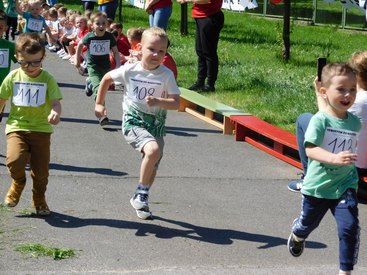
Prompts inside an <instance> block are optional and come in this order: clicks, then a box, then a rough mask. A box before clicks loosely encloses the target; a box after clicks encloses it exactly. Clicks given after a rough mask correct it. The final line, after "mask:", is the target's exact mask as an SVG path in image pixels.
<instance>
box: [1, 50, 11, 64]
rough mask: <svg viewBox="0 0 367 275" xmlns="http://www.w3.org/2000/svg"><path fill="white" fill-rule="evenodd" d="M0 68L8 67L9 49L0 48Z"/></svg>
mask: <svg viewBox="0 0 367 275" xmlns="http://www.w3.org/2000/svg"><path fill="white" fill-rule="evenodd" d="M0 68H9V49H0Z"/></svg>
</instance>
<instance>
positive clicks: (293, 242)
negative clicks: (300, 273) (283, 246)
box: [287, 233, 305, 257]
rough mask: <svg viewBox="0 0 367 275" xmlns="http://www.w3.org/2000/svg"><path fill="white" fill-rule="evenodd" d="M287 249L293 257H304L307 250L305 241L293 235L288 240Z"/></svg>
mask: <svg viewBox="0 0 367 275" xmlns="http://www.w3.org/2000/svg"><path fill="white" fill-rule="evenodd" d="M287 247H288V250H289V252H290V253H291V254H292V256H293V257H299V256H301V255H302V253H303V250H304V248H305V240H304V239H301V238H298V237H297V236H296V235H294V234H293V233H291V235H290V236H289V238H288V242H287Z"/></svg>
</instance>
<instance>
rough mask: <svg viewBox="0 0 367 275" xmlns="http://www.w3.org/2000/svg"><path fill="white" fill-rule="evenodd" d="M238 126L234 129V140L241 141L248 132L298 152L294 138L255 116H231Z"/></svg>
mask: <svg viewBox="0 0 367 275" xmlns="http://www.w3.org/2000/svg"><path fill="white" fill-rule="evenodd" d="M231 120H233V121H234V122H235V123H236V124H239V125H241V126H238V127H237V128H236V140H241V139H242V140H243V138H244V136H246V135H248V130H247V129H249V130H252V131H254V132H256V133H259V134H261V135H263V136H265V137H267V138H269V139H271V140H274V141H275V142H277V143H280V144H284V145H286V146H288V147H290V148H292V149H295V150H298V146H297V140H296V136H295V135H293V134H291V133H289V132H287V131H285V130H283V129H280V128H278V127H275V126H274V125H272V124H270V123H267V122H265V121H263V120H260V119H259V118H257V117H255V116H231Z"/></svg>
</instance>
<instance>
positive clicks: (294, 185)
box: [288, 179, 303, 192]
mask: <svg viewBox="0 0 367 275" xmlns="http://www.w3.org/2000/svg"><path fill="white" fill-rule="evenodd" d="M302 185H303V179H299V180H291V181H289V182H288V190H289V191H292V192H300V191H301V189H302Z"/></svg>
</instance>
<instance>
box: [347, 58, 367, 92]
mask: <svg viewBox="0 0 367 275" xmlns="http://www.w3.org/2000/svg"><path fill="white" fill-rule="evenodd" d="M349 64H350V66H351V67H352V68H353V69H354V71H355V73H356V75H358V77H359V78H360V79H361V80H362V82H363V84H364V86H365V87H367V51H359V52H355V53H353V55H352V57H351V59H350V61H349Z"/></svg>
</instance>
